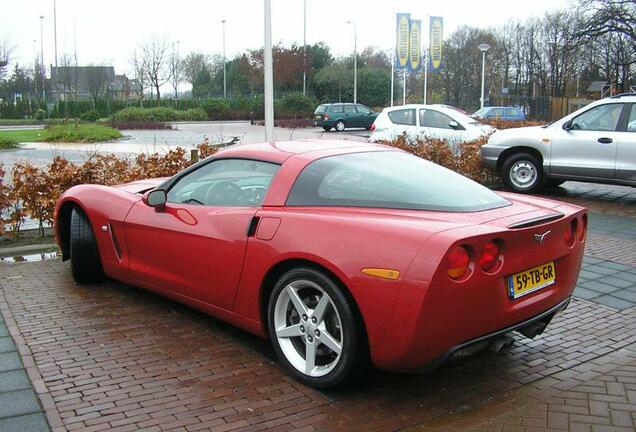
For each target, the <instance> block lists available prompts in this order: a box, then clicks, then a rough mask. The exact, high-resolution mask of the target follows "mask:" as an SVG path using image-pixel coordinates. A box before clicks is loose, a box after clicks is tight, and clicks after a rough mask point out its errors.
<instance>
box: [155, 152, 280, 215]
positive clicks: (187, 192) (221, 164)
mask: <svg viewBox="0 0 636 432" xmlns="http://www.w3.org/2000/svg"><path fill="white" fill-rule="evenodd" d="M278 167H279V166H278V165H276V164H273V163H269V162H261V161H255V160H248V159H219V160H215V161H213V162H210V163H208V164H205V165H203V166H201V167H200V168H199V169H197V170H196V171H193V172H191V173H189V174H188V175H186V176H185V177H183V178H181V179H180V180H179V181H178V182H177V183H176V184H175V185H173V186H172V187H171V188H170V190H169V191H168V202H171V203H180V204H198V205H206V206H236V207H257V206H260V205H261V203H262V202H263V199H264V198H265V193H267V190H268V189H269V185H270V183H271V181H272V178H273V177H274V174H276V171H277V170H278Z"/></svg>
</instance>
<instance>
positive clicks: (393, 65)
mask: <svg viewBox="0 0 636 432" xmlns="http://www.w3.org/2000/svg"><path fill="white" fill-rule="evenodd" d="M394 84H395V51H393V55H392V56H391V106H393V99H395V96H394V94H395V93H394V91H393V86H394Z"/></svg>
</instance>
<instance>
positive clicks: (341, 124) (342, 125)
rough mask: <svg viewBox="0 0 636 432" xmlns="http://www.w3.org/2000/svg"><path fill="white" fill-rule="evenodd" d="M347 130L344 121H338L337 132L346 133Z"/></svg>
mask: <svg viewBox="0 0 636 432" xmlns="http://www.w3.org/2000/svg"><path fill="white" fill-rule="evenodd" d="M346 128H347V125H346V124H345V122H344V120H338V121H337V122H336V132H344V130H345V129H346Z"/></svg>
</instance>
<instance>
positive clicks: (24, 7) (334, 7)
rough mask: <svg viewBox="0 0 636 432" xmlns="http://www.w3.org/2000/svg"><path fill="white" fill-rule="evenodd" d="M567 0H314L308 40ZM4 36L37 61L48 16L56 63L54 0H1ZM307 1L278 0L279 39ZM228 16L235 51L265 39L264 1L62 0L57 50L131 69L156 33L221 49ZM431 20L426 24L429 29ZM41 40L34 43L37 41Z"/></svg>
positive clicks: (0, 33)
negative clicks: (400, 20)
mask: <svg viewBox="0 0 636 432" xmlns="http://www.w3.org/2000/svg"><path fill="white" fill-rule="evenodd" d="M567 4H568V3H567V0H481V1H475V0H438V1H427V0H307V43H309V44H310V43H314V42H318V41H324V42H326V43H327V44H328V45H329V46H330V47H331V49H332V52H333V53H334V54H336V55H341V54H347V53H350V52H352V51H353V29H352V27H351V26H347V25H346V24H345V21H347V20H354V21H355V22H356V23H357V28H358V47H359V49H362V48H363V47H366V46H376V47H379V48H382V49H390V48H391V47H392V46H393V45H394V37H395V36H394V31H395V13H396V12H409V13H411V16H412V17H413V18H421V19H423V20H426V17H427V16H429V15H441V16H443V17H444V33H445V35H447V34H449V33H450V32H451V31H453V30H454V29H456V28H457V27H458V26H461V25H471V26H478V27H493V26H498V25H501V24H503V23H505V22H506V21H509V20H513V21H514V20H517V19H520V20H525V19H526V18H528V17H530V16H533V15H534V16H539V15H542V14H543V13H544V12H545V11H546V10H555V9H560V8H563V7H565V6H566V5H567ZM0 10H1V11H2V20H1V21H0V22H1V24H0V40H2V39H4V38H7V37H8V38H9V39H10V41H11V44H12V45H14V46H15V50H14V57H15V59H14V60H16V61H19V62H21V63H26V62H29V63H31V62H32V61H33V58H34V57H35V55H36V53H37V52H39V51H40V19H39V16H40V15H44V17H45V18H44V60H45V64H47V65H48V64H51V63H54V55H53V52H54V51H53V47H54V44H53V0H0ZM302 18H303V0H272V23H273V24H272V25H273V27H272V33H273V40H274V43H277V42H283V43H284V44H290V43H292V42H297V43H300V44H302V38H303V21H302ZM222 19H226V20H227V23H226V26H227V27H226V38H227V39H226V47H227V48H226V49H227V55H228V57H230V58H231V57H233V56H234V55H235V54H237V53H239V52H241V51H243V50H245V49H247V48H258V47H260V46H262V45H263V1H262V0H223V1H219V0H215V1H212V0H200V1H195V0H172V1H163V0H127V1H124V0H109V1H99V2H98V1H94V0H57V41H58V42H57V45H58V56H61V55H62V54H64V53H69V54H72V53H73V51H74V45H75V40H76V41H77V52H78V58H79V63H80V65H82V64H89V63H99V64H102V63H105V64H113V65H114V66H115V68H116V71H117V73H121V72H130V69H131V68H130V59H131V58H132V55H133V51H134V49H135V46H137V45H138V44H139V43H140V42H142V41H143V40H144V39H148V38H149V37H151V36H152V35H159V36H165V37H167V38H168V39H170V40H173V41H177V40H178V41H180V44H179V47H180V48H179V51H180V53H181V55H183V54H185V53H187V52H188V51H191V50H197V51H202V52H204V53H208V54H217V53H220V52H221V50H222V39H221V34H222V32H221V22H220V21H221V20H222ZM426 29H427V26H426V25H425V26H424V30H425V33H426V32H427V30H426ZM34 40H35V41H36V42H35V43H34V42H33V41H34Z"/></svg>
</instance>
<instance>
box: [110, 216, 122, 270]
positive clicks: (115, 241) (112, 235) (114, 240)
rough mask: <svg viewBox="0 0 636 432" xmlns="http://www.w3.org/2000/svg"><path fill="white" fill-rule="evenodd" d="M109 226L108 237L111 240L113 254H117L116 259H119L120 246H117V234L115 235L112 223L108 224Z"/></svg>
mask: <svg viewBox="0 0 636 432" xmlns="http://www.w3.org/2000/svg"><path fill="white" fill-rule="evenodd" d="M108 226H109V227H110V230H109V231H110V238H111V240H112V241H113V248H114V249H115V254H117V259H118V260H120V261H121V247H120V246H119V241H117V236H116V235H115V229H114V228H113V225H112V224H109V225H108Z"/></svg>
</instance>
